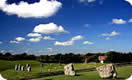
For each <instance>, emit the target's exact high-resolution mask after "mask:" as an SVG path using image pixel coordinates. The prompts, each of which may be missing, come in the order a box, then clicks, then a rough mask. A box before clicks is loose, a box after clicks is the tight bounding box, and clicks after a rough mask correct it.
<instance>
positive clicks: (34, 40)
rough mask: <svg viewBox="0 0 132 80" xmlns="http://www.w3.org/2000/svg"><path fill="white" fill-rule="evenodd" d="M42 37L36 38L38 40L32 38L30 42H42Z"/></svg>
mask: <svg viewBox="0 0 132 80" xmlns="http://www.w3.org/2000/svg"><path fill="white" fill-rule="evenodd" d="M41 38H42V37H36V38H30V39H29V41H30V42H40V40H41Z"/></svg>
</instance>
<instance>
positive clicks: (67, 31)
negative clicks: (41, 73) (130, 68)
mask: <svg viewBox="0 0 132 80" xmlns="http://www.w3.org/2000/svg"><path fill="white" fill-rule="evenodd" d="M131 25H132V0H0V52H3V53H5V52H11V53H13V54H16V53H17V54H19V53H23V52H27V53H28V54H35V55H41V54H57V53H70V52H73V53H81V54H84V53H87V52H92V53H96V52H107V51H119V52H131V51H132V46H131V41H132V32H131V30H132V26H131Z"/></svg>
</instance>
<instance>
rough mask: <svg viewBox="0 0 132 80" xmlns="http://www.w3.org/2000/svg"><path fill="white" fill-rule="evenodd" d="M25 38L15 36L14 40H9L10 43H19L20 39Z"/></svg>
mask: <svg viewBox="0 0 132 80" xmlns="http://www.w3.org/2000/svg"><path fill="white" fill-rule="evenodd" d="M24 40H25V38H23V37H17V38H16V39H15V40H11V41H10V43H20V42H21V41H24Z"/></svg>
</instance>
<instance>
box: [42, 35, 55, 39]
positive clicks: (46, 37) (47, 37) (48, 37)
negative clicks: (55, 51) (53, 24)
mask: <svg viewBox="0 0 132 80" xmlns="http://www.w3.org/2000/svg"><path fill="white" fill-rule="evenodd" d="M43 39H44V40H55V38H52V37H50V36H45V37H44V38H43Z"/></svg>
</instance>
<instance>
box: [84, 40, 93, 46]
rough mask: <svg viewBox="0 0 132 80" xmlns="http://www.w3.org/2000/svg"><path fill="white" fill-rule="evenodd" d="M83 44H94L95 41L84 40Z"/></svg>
mask: <svg viewBox="0 0 132 80" xmlns="http://www.w3.org/2000/svg"><path fill="white" fill-rule="evenodd" d="M83 44H90V45H92V44H94V43H93V42H90V41H84V42H83Z"/></svg>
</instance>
